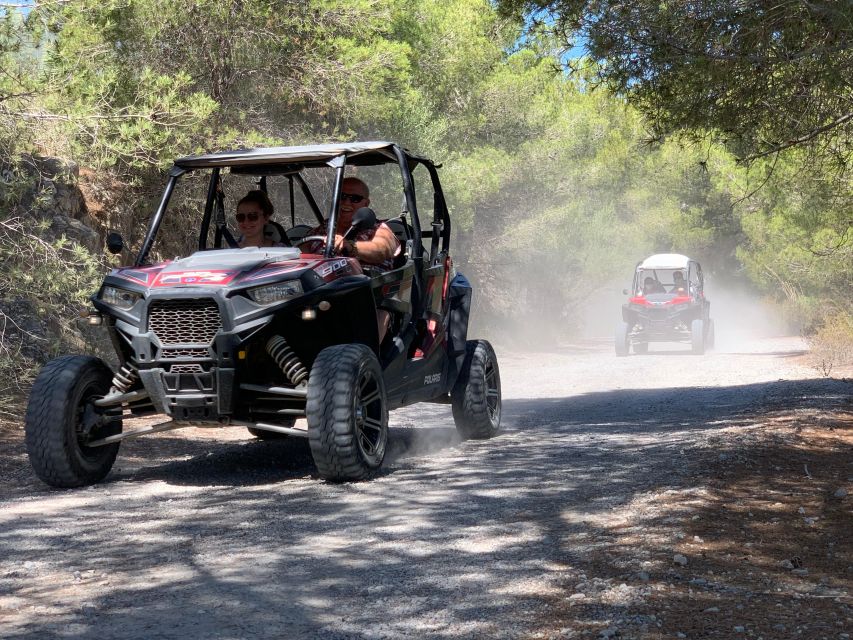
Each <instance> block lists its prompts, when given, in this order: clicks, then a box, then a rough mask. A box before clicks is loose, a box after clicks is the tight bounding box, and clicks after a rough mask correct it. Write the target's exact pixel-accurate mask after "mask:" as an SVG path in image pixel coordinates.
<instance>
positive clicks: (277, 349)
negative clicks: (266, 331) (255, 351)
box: [267, 336, 308, 386]
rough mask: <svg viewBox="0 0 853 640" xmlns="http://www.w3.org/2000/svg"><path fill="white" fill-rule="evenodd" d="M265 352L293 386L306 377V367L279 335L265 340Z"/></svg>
mask: <svg viewBox="0 0 853 640" xmlns="http://www.w3.org/2000/svg"><path fill="white" fill-rule="evenodd" d="M267 353H269V354H270V357H271V358H272V359H273V360H275V363H276V364H277V365H278V366H279V367H280V368H281V370H282V371H283V372H284V375H285V376H287V379H288V380H290V381H291V382H292V383H293V385H294V386H298V385H299V384H300V383H301V382H302V381H304V380H305V379H306V378H307V377H308V369H306V368H305V365H303V364H302V362H301V361H300V360H299V357H298V356H297V355H296V354H295V353H294V352H293V349H291V348H290V345H289V344H287V340H285V339H284V338H282V337H281V336H273V337H272V338H270V339H269V340H267Z"/></svg>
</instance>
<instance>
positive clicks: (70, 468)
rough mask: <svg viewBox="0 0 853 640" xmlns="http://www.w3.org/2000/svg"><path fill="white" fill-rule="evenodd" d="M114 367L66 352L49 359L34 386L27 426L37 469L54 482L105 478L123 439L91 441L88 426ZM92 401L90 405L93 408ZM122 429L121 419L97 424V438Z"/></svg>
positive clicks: (93, 435) (70, 483)
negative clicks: (85, 435) (86, 421)
mask: <svg viewBox="0 0 853 640" xmlns="http://www.w3.org/2000/svg"><path fill="white" fill-rule="evenodd" d="M112 375H113V374H112V372H111V371H110V369H109V367H107V365H106V364H104V363H103V361H101V360H100V359H98V358H93V357H91V356H63V357H61V358H56V359H55V360H51V361H50V362H48V363H47V364H46V365H45V366H44V367H43V368H42V370H41V372H40V373H39V375H38V377H37V378H36V381H35V384H33V388H32V391H31V392H30V399H29V404H28V405H27V413H26V416H25V419H24V430H25V435H26V443H27V454H28V455H29V457H30V464H32V466H33V469H34V470H35V472H36V475H37V476H38V477H39V478H41V479H42V480H43V481H44V482H46V483H47V484H49V485H51V486H53V487H63V488H67V487H82V486H84V485H89V484H94V483H96V482H98V481H99V480H102V479H103V478H104V477H105V476H106V475H107V474H108V473H109V472H110V469H111V468H112V466H113V463H114V462H115V459H116V455H117V454H118V449H119V443H118V442H116V443H113V444H108V445H104V446H102V447H87V446H86V445H85V444H84V443H83V442H84V438H83V435H82V429H83V425H84V418H85V417H87V416H88V417H92V416H93V415H94V414H93V407H92V402H93V401H94V400H96V399H98V398H100V397H102V396H104V395H105V394H106V393H107V392H108V391H109V389H110V384H111V381H112ZM87 407H88V408H87ZM118 433H121V419H114V420H112V421H111V422H109V423H107V424H105V425H102V426H100V427H96V428H94V429H93V430H92V432H91V433H90V438H91V439H98V438H103V437H106V436H110V435H115V434H118Z"/></svg>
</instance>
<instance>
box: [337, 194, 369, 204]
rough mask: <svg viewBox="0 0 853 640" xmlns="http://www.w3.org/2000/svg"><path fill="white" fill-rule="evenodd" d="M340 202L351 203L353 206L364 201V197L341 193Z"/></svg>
mask: <svg viewBox="0 0 853 640" xmlns="http://www.w3.org/2000/svg"><path fill="white" fill-rule="evenodd" d="M341 200H343V201H344V202H347V201H349V202H352V203H353V204H358V203H359V202H361V201H362V200H364V196H360V195H358V194H357V193H342V194H341Z"/></svg>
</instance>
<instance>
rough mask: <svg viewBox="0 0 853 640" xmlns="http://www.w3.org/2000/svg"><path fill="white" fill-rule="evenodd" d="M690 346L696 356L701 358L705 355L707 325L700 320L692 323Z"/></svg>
mask: <svg viewBox="0 0 853 640" xmlns="http://www.w3.org/2000/svg"><path fill="white" fill-rule="evenodd" d="M690 344H691V345H692V347H693V353H694V355H697V356H701V355H703V354H704V353H705V323H704V322H702V320H700V319H699V318H697V319H696V320H694V321H693V322H691V323H690Z"/></svg>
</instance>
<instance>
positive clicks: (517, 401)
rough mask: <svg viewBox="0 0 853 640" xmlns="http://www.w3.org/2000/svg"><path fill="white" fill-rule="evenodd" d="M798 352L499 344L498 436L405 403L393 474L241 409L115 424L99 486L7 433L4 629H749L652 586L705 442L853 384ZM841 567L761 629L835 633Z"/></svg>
mask: <svg viewBox="0 0 853 640" xmlns="http://www.w3.org/2000/svg"><path fill="white" fill-rule="evenodd" d="M804 349H805V347H804V345H803V344H802V343H801V342H800V340H799V339H796V338H777V339H765V340H752V341H749V342H741V343H738V344H731V345H729V346H728V347H726V345H725V344H724V345H721V348H720V350H719V351H717V352H713V353H710V354H708V355H706V356H703V357H699V356H692V355H688V354H687V353H684V352H683V347H679V346H674V347H672V348H670V349H667V350H658V351H656V352H654V353H651V354H649V355H647V356H631V357H628V358H616V357H615V356H614V355H613V352H612V344H611V343H610V342H608V341H600V342H595V341H590V342H585V343H583V344H581V345H574V346H571V347H565V348H563V349H561V350H558V351H556V352H551V353H539V354H518V353H512V352H509V351H506V350H498V356H499V358H500V365H501V375H502V380H503V396H504V405H503V408H504V413H503V429H502V432H501V434H500V435H499V436H498V437H497V438H495V439H493V440H490V441H477V442H474V441H469V442H462V441H460V439H459V438H458V437H457V435H456V432H455V429H454V427H453V421H452V418H451V416H450V411H449V407H445V406H440V405H427V404H424V405H417V406H414V407H410V408H407V409H404V410H400V411H397V412H394V413H392V415H391V424H392V429H391V443H390V451H389V455H388V457H387V458H386V465H385V467H386V468H385V472H384V473H383V474H382V475H381V476H380V477H379V478H377V479H374V480H372V481H370V482H362V483H352V484H341V485H335V484H329V483H325V482H323V481H321V480H319V479H318V478H316V477H315V476H314V468H313V465H312V462H311V458H310V453H309V450H308V447H307V443H306V442H303V441H299V440H288V441H284V442H261V441H256V440H255V439H254V438H252V437H251V436H249V435H248V433H247V432H246V431H245V430H244V429H242V428H238V427H233V428H228V429H216V430H212V429H197V428H192V429H186V430H182V431H176V432H171V433H164V434H159V435H157V436H151V437H148V438H141V439H139V440H133V441H129V442H126V443H124V444H123V445H122V449H121V451H120V452H119V458H118V460H117V462H116V466H115V468H114V470H113V472H112V473H111V474H110V476H108V478H107V480H106V481H105V482H103V483H102V484H99V485H97V486H94V487H90V488H86V489H82V490H64V491H63V490H53V489H49V488H48V487H46V486H44V485H42V484H41V483H40V482H39V481H38V480H37V479H35V477H34V476H33V475H32V473H31V472H30V470H29V467H28V465H27V462H26V458H25V456H24V454H23V449H22V446H23V445H22V441H21V438H20V434H19V433H16V434H12V435H11V436H9V437H8V438H7V443H11V444H9V446H8V447H7V449H6V450H5V451H6V455H3V456H0V464H2V465H3V470H2V472H0V638H5V639H11V638H16V639H19V638H20V639H22V638H27V639H33V640H35V639H39V640H41V639H45V638H100V639H103V640H107V639H112V638H131V639H140V640H141V639H146V640H153V639H156V638H221V639H231V638H234V639H238V638H250V637H255V638H318V639H319V638H323V639H344V638H351V639H362V638H363V639H378V638H423V639H429V638H531V637H552V638H574V637H578V638H581V637H583V638H587V637H588V638H608V637H614V638H615V637H621V638H632V637H636V638H676V637H690V638H692V637H721V638H731V637H756V636H755V635H752V636H750V633H749V631H748V629H744V627H741V628H740V631H738V630H737V629H736V627H737V625H738V621H737V620H736V619H728V617H727V618H726V619H725V620H720V621H719V623H709V624H708V625H707V626H706V627H700V626H697V624H698V623H697V622H696V621H695V620H693V619H692V618H690V619H688V617H689V616H688V614H687V613H685V612H684V611H683V610H673V611H671V612H667V611H666V608H665V606H664V605H663V604H660V603H659V601H658V603H657V604H655V605H654V606H652V605H649V604H648V602H649V601H650V599H651V598H652V596H654V590H655V585H656V583H657V581H659V580H662V581H664V582H665V581H667V580H669V581H670V582H671V581H672V579H673V578H672V575H673V571H676V572H678V571H680V572H681V573H680V575H679V579H683V580H685V581H686V580H689V579H691V578H690V573H689V569H690V567H686V569H685V568H684V567H683V565H682V564H681V562H680V560H679V559H678V558H676V559H675V563H673V558H674V556H673V548H674V547H673V539H672V535H673V532H674V531H677V530H679V528H680V527H681V526H682V523H683V522H684V521H685V519H686V521H688V522H689V521H690V518H691V516H690V507H689V502H690V500H691V499H693V498H695V499H697V500H699V499H701V497H702V495H703V491H705V484H704V476H703V475H702V473H701V469H703V468H705V466H706V465H707V464H710V462H709V461H717V460H718V459H719V457H720V456H722V455H724V454H723V453H721V452H724V451H730V450H731V448H732V447H733V446H735V445H737V446H741V445H742V444H743V440H742V438H743V434H744V433H750V429H752V428H754V427H755V425H756V424H757V421H760V420H759V418H757V417H756V416H760V415H762V412H770V411H773V412H778V411H780V410H788V411H793V412H796V411H809V410H821V411H823V410H833V409H834V408H836V407H841V406H844V403H849V397H850V384H849V383H847V382H844V381H839V380H831V379H823V378H818V377H816V376H817V374H816V373H815V372H814V371H813V370H811V369H809V368H807V367H805V366H804V365H803V364H802V358H801V357H800V356H801V354H802V353H803V350H804ZM738 438H741V439H740V440H738ZM813 471H815V470H813ZM850 476H853V467H851V468H850ZM850 479H851V478H848V479H847V480H850ZM848 488H849V487H848ZM851 489H853V488H851ZM675 494H677V495H678V496H680V498H679V500H678V501H677V503H673V502H666V501H664V500H661V497H662V496H667V495H675ZM848 500H849V498H848ZM750 515H752V514H750ZM694 517H696V518H698V516H694ZM608 558H610V560H609V561H608V562H603V559H604V560H607V559H608ZM686 561H687V560H686V558H685V563H686ZM849 561H850V560H849V555H848V556H847V560H839V562H849ZM847 569H848V570H849V569H850V567H847ZM842 574H843V568H842ZM846 575H847V576H848V578H853V575H851V574H849V573H848V574H846ZM697 584H699V583H697ZM824 586H826V584H825V585H824ZM830 586H831V585H830ZM841 586H842V587H843V585H841ZM848 586H849V584H848ZM836 587H837V588H836V589H835V591H832V590H829V591H827V593H826V594H825V597H826V598H827V600H826V601H827V602H829V603H832V606H833V607H835V608H834V609H832V613H831V616H832V619H831V620H829V621H828V624H829V627H828V628H829V631H827V632H825V633H821V634H819V635H814V636H812V635H809V633H806V634H805V635H803V634H802V632H800V634H799V635H797V634H796V633H795V631H794V630H793V628H792V627H790V625H789V626H788V627H787V631H785V625H781V626H782V627H783V628H781V629H780V628H778V627H779V625H777V632H778V633H777V635H775V636H774V635H772V634H765V635H764V636H763V637H764V638H765V640H766V639H767V638H770V637H779V638H787V637H792V638H793V637H797V638H815V639H816V638H819V637H827V638H832V639H837V638H842V639H844V634H845V633H847V634H850V633H851V631H850V629H851V626H853V625H851V626H847V625H848V624H850V620H851V618H850V617H849V616H850V608H849V606H850V605H853V602H851V601H850V600H849V598H848V593H847V592H845V591H843V589H842V590H841V591H839V590H838V589H839V588H841V587H838V585H836ZM697 588H698V587H697ZM721 588H726V587H725V585H722V587H721ZM828 588H829V587H827V589H828ZM581 601H583V603H584V606H583V607H580V608H579V607H576V606H573V604H577V603H579V602H581ZM796 602H801V603H803V604H802V606H803V607H804V611H805V607H807V606H810V605H809V603H808V602H807V601H806V600H805V599H802V600H796ZM794 606H799V605H794ZM650 607H651V608H650ZM697 607H698V608H697V612H698V613H696V615H697V616H699V617H700V618H701V617H702V616H703V615H704V616H705V618H707V617H708V616H709V615H712V614H711V613H702V612H703V608H702V606H699V605H697ZM688 613H689V612H688ZM826 615H830V614H829V613H827V614H826ZM845 616H847V617H846V618H845ZM697 619H698V618H697ZM691 621H692V622H691ZM690 624H692V625H693V626H692V627H691V626H690ZM747 627H748V625H747ZM691 628H692V629H693V631H690V630H689V629H691ZM701 629H704V631H701V633H700V630H701ZM678 634H680V635H678ZM703 634H704V635H703ZM739 634H741V635H739ZM788 634H790V635H788ZM847 638H849V635H848V636H847Z"/></svg>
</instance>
